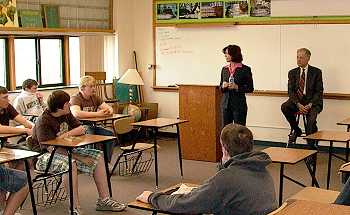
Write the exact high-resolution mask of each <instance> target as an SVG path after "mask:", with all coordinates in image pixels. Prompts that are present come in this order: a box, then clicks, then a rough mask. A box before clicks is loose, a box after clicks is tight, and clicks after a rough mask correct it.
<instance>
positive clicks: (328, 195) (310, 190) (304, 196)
mask: <svg viewBox="0 0 350 215" xmlns="http://www.w3.org/2000/svg"><path fill="white" fill-rule="evenodd" d="M339 193H340V192H339V191H334V190H326V189H322V188H317V187H305V188H303V189H302V190H300V191H299V192H297V193H296V194H294V195H293V196H291V197H289V198H288V199H294V200H306V201H313V202H320V203H328V204H332V203H333V202H334V201H335V200H336V199H337V197H338V195H339Z"/></svg>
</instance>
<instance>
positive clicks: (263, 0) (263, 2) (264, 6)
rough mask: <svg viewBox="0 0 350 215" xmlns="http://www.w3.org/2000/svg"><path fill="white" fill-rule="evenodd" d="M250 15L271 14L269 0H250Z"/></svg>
mask: <svg viewBox="0 0 350 215" xmlns="http://www.w3.org/2000/svg"><path fill="white" fill-rule="evenodd" d="M250 16H259V17H262V16H271V0H251V2H250Z"/></svg>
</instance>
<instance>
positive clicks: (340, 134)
mask: <svg viewBox="0 0 350 215" xmlns="http://www.w3.org/2000/svg"><path fill="white" fill-rule="evenodd" d="M304 139H306V140H316V141H329V147H328V170H327V189H329V182H330V176H331V168H332V156H333V157H336V158H338V159H340V160H342V161H345V162H348V161H349V141H350V132H346V131H317V132H316V133H313V134H310V135H307V136H306V137H304ZM334 142H340V143H346V155H345V158H343V157H341V156H338V155H336V154H334V153H333V143H334Z"/></svg>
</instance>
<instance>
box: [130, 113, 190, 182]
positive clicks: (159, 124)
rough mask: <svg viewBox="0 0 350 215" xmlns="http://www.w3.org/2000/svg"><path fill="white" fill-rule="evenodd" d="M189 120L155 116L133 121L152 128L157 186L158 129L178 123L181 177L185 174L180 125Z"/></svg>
mask: <svg viewBox="0 0 350 215" xmlns="http://www.w3.org/2000/svg"><path fill="white" fill-rule="evenodd" d="M185 122H188V120H182V119H170V118H155V119H150V120H146V121H141V122H135V123H132V125H133V126H135V127H141V128H150V129H152V131H153V142H154V162H155V165H154V169H155V174H156V188H158V155H157V135H158V130H159V129H160V128H164V127H167V126H174V125H176V131H177V147H178V152H179V162H180V171H181V177H182V176H183V170H182V158H181V145H180V129H179V125H180V124H182V123H185Z"/></svg>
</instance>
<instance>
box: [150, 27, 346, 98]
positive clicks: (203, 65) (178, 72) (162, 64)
mask: <svg viewBox="0 0 350 215" xmlns="http://www.w3.org/2000/svg"><path fill="white" fill-rule="evenodd" d="M228 44H237V45H239V46H240V47H241V49H242V54H243V63H244V64H246V65H248V66H250V67H251V68H252V73H253V79H254V88H255V89H256V90H287V81H288V71H289V70H290V69H292V68H295V67H296V50H297V49H298V48H301V47H306V48H309V49H310V50H311V52H312V56H311V60H310V65H313V66H316V67H318V68H320V69H321V70H322V71H323V81H324V88H325V92H327V93H350V84H349V83H350V75H348V71H350V64H349V63H347V62H348V61H349V59H350V25H345V24H322V25H238V26H225V27H224V26H223V27H204V28H198V27H197V28H196V27H193V28H176V27H156V84H157V85H158V86H168V85H174V84H203V85H218V84H219V81H220V72H221V68H222V66H224V65H226V64H227V63H226V62H225V58H224V55H223V53H222V48H224V47H225V46H227V45H228Z"/></svg>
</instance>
